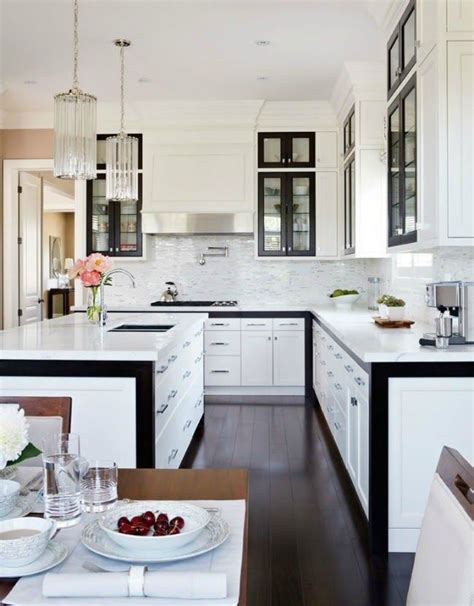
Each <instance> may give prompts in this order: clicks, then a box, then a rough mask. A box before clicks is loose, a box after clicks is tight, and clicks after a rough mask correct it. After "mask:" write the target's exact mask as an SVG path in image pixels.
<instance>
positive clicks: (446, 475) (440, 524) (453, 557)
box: [407, 446, 474, 606]
mask: <svg viewBox="0 0 474 606" xmlns="http://www.w3.org/2000/svg"><path fill="white" fill-rule="evenodd" d="M446 604H449V605H450V606H461V605H462V606H466V605H471V604H474V468H473V466H472V465H470V464H469V462H468V461H466V459H464V458H463V457H462V456H461V455H460V454H459V452H458V451H457V450H454V449H453V448H448V447H446V446H445V447H444V448H443V450H442V452H441V457H440V459H439V462H438V467H437V469H436V473H435V476H434V478H433V482H432V484H431V490H430V494H429V497H428V504H427V507H426V510H425V515H424V518H423V523H422V526H421V531H420V537H419V539H418V546H417V549H416V555H415V563H414V566H413V572H412V576H411V581H410V588H409V590H408V598H407V605H408V606H427V605H430V606H436V605H439V606H441V605H446Z"/></svg>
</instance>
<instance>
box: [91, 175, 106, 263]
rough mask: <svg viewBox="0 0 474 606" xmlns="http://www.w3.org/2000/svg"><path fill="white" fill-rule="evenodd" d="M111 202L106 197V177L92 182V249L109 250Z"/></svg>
mask: <svg viewBox="0 0 474 606" xmlns="http://www.w3.org/2000/svg"><path fill="white" fill-rule="evenodd" d="M109 246H110V242H109V202H108V200H107V199H106V197H105V179H96V180H95V181H93V182H92V249H93V250H94V251H95V252H109Z"/></svg>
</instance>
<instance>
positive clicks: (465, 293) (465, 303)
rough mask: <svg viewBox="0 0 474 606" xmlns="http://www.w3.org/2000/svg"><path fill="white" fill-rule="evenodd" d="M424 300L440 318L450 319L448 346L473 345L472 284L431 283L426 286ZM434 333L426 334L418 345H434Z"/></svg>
mask: <svg viewBox="0 0 474 606" xmlns="http://www.w3.org/2000/svg"><path fill="white" fill-rule="evenodd" d="M425 300H426V304H427V305H428V307H435V308H436V309H438V310H439V312H440V314H441V316H444V317H446V314H447V316H448V317H450V318H452V334H451V335H450V336H449V345H463V344H465V343H474V282H462V281H457V282H431V283H430V284H427V285H426V292H425ZM436 336H437V335H436V333H427V334H425V335H423V338H422V339H420V345H435V342H436Z"/></svg>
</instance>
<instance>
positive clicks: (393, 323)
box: [374, 316, 415, 328]
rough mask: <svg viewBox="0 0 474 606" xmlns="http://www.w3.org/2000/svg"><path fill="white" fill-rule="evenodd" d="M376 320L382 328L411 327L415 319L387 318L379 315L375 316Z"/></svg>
mask: <svg viewBox="0 0 474 606" xmlns="http://www.w3.org/2000/svg"><path fill="white" fill-rule="evenodd" d="M374 322H375V323H376V324H377V326H380V327H381V328H410V326H411V325H412V324H414V323H415V322H414V320H387V319H386V318H381V317H379V316H374Z"/></svg>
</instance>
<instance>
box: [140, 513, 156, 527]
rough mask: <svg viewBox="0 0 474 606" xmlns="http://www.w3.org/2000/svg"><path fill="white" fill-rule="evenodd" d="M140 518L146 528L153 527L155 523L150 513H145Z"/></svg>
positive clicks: (152, 514)
mask: <svg viewBox="0 0 474 606" xmlns="http://www.w3.org/2000/svg"><path fill="white" fill-rule="evenodd" d="M142 518H143V520H144V522H145V524H146V525H147V526H148V527H150V526H153V524H154V523H155V514H154V513H153V512H152V511H145V513H143V514H142Z"/></svg>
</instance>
